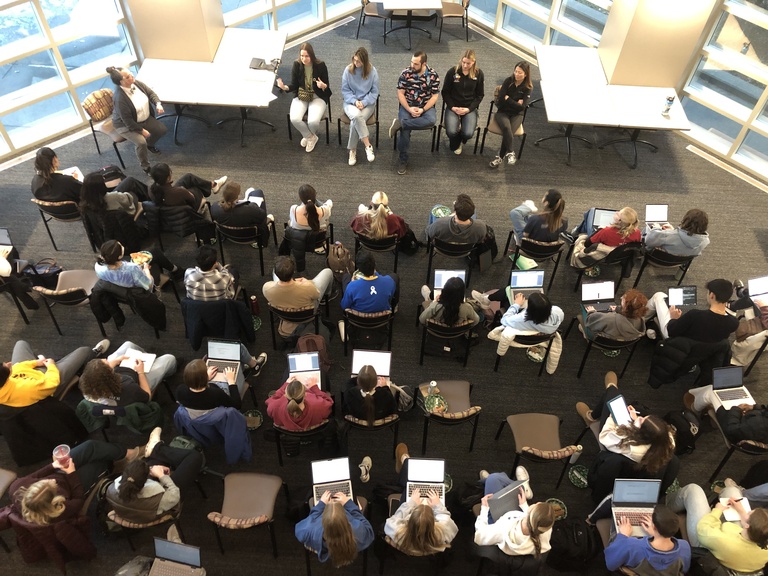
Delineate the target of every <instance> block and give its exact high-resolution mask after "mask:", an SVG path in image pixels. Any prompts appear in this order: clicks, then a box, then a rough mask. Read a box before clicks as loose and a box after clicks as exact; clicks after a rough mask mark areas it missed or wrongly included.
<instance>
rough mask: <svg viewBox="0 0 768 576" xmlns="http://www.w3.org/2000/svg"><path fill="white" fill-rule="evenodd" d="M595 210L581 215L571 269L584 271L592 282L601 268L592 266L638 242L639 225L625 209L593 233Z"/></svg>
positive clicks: (616, 213)
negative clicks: (581, 220)
mask: <svg viewBox="0 0 768 576" xmlns="http://www.w3.org/2000/svg"><path fill="white" fill-rule="evenodd" d="M594 215H595V209H594V208H592V209H590V210H588V211H587V212H586V213H585V214H584V221H583V222H582V223H581V224H580V225H579V226H578V227H577V229H576V230H575V232H580V235H579V237H578V238H577V239H576V242H575V243H574V245H573V254H572V256H571V266H573V267H574V268H587V269H588V270H587V271H585V272H584V274H585V275H586V276H589V277H590V278H594V277H595V276H599V275H600V267H599V266H595V264H597V263H598V262H600V260H602V259H604V258H605V257H606V256H608V254H610V253H611V252H612V251H613V250H614V249H616V248H618V247H619V246H622V245H624V244H628V243H629V242H640V241H641V240H642V238H641V235H640V222H639V221H638V218H637V212H636V211H635V209H634V208H630V207H629V206H625V207H624V208H622V209H621V210H618V211H617V212H614V214H613V218H612V219H611V222H610V223H609V224H608V225H606V226H604V227H602V228H599V229H598V230H597V231H595V232H594V233H593V226H594V224H593V222H594Z"/></svg>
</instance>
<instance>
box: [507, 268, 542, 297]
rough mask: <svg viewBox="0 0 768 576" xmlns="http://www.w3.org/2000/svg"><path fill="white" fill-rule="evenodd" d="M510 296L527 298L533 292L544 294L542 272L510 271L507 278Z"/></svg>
mask: <svg viewBox="0 0 768 576" xmlns="http://www.w3.org/2000/svg"><path fill="white" fill-rule="evenodd" d="M509 286H510V288H512V294H522V295H523V296H525V297H526V298H528V297H529V296H530V295H531V294H533V293H534V292H540V293H541V294H543V293H544V270H512V274H511V276H510V278H509Z"/></svg>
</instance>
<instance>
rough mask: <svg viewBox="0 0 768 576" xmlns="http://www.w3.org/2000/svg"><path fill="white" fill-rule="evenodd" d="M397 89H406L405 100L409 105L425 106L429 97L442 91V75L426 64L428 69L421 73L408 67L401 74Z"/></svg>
mask: <svg viewBox="0 0 768 576" xmlns="http://www.w3.org/2000/svg"><path fill="white" fill-rule="evenodd" d="M397 89H398V90H405V100H406V102H408V105H409V106H416V107H418V108H424V105H425V104H426V103H427V102H429V99H430V98H432V96H433V95H434V94H437V93H439V92H440V76H438V75H437V72H435V70H434V69H433V68H430V67H429V66H426V70H425V71H424V72H422V73H421V74H416V72H414V71H413V70H412V69H411V68H406V69H405V70H403V72H402V74H400V78H399V79H398V81H397Z"/></svg>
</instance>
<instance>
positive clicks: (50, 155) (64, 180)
mask: <svg viewBox="0 0 768 576" xmlns="http://www.w3.org/2000/svg"><path fill="white" fill-rule="evenodd" d="M58 169H59V157H58V156H57V155H56V152H54V151H53V150H52V149H51V148H48V147H47V146H44V147H43V148H40V150H38V151H37V154H35V175H34V176H33V177H32V195H33V196H34V197H35V198H37V199H38V200H45V201H46V202H65V201H67V200H71V201H73V202H79V201H80V187H81V183H80V181H79V180H77V179H76V178H74V177H72V176H70V175H69V174H62V173H61V172H58ZM81 178H82V176H81Z"/></svg>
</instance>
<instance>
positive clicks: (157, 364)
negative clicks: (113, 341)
mask: <svg viewBox="0 0 768 576" xmlns="http://www.w3.org/2000/svg"><path fill="white" fill-rule="evenodd" d="M130 348H134V349H136V350H138V351H140V352H144V349H143V348H142V347H141V346H137V345H136V344H134V343H133V342H124V343H123V345H122V346H120V348H118V349H117V350H115V351H114V352H112V354H110V355H109V356H108V357H107V359H108V360H114V359H115V358H117V357H118V356H122V355H123V354H125V353H126V352H127V351H128V350H129V349H130ZM175 372H176V357H175V356H174V355H173V354H163V355H162V356H160V355H158V356H157V358H155V361H154V362H153V363H152V369H151V370H149V371H148V372H146V376H147V382H148V383H149V389H150V390H151V391H152V392H153V393H154V391H155V388H157V385H158V384H160V382H162V381H163V380H165V379H166V378H168V377H169V376H171V375H173V374H174V373H175Z"/></svg>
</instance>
